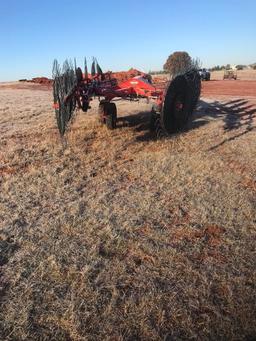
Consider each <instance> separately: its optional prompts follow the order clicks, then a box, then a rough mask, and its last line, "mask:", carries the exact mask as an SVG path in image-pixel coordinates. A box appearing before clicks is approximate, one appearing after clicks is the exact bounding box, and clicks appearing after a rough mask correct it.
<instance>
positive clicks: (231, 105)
mask: <svg viewBox="0 0 256 341" xmlns="http://www.w3.org/2000/svg"><path fill="white" fill-rule="evenodd" d="M150 117H151V113H150V112H149V111H142V112H139V113H137V114H135V115H134V114H133V115H128V116H123V117H119V118H118V123H117V126H118V127H120V128H121V127H132V128H133V129H134V131H136V132H144V134H142V135H139V136H137V137H136V140H137V141H139V142H144V141H150V140H155V139H156V135H155V134H154V132H152V131H150ZM254 118H256V108H255V106H253V105H250V104H249V102H248V101H247V100H245V99H242V98H240V99H235V100H232V101H228V102H226V103H220V102H218V101H214V102H213V103H207V102H205V101H199V102H198V106H197V109H196V110H195V112H194V115H193V121H192V122H191V123H190V124H189V125H188V127H187V128H186V131H189V130H192V129H198V128H200V127H202V126H204V125H206V124H208V123H210V122H211V121H213V120H217V119H221V120H222V121H223V122H224V126H223V130H224V134H225V133H227V132H231V131H236V130H238V129H239V132H238V133H237V134H236V135H234V136H232V137H227V138H225V139H224V140H223V141H222V142H220V143H219V144H217V145H215V146H213V147H211V148H210V149H209V150H214V149H215V148H218V147H219V146H221V145H223V144H224V143H226V142H228V141H232V140H235V139H236V138H239V137H240V136H242V135H245V134H247V133H248V132H250V131H252V130H253V129H255V128H256V125H255V122H254ZM241 129H242V131H241ZM224 136H225V135H224Z"/></svg>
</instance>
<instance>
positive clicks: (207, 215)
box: [0, 81, 256, 341]
mask: <svg viewBox="0 0 256 341" xmlns="http://www.w3.org/2000/svg"><path fill="white" fill-rule="evenodd" d="M231 82H232V81H231ZM213 83H215V84H216V85H215V86H216V87H218V82H217V81H216V82H213ZM211 84H212V83H211V82H204V83H203V86H204V89H203V94H202V96H203V97H202V98H201V101H200V103H199V105H198V108H197V110H196V112H195V118H194V121H193V123H192V125H191V129H190V130H189V131H187V132H186V133H183V134H181V135H179V136H176V137H173V138H170V139H166V140H160V141H157V140H155V138H154V136H153V135H152V134H151V133H150V132H149V127H148V123H149V110H150V106H149V105H148V104H147V103H144V102H141V103H139V104H138V103H130V102H117V103H118V104H117V105H118V110H119V116H120V118H119V121H118V129H116V130H114V131H109V130H107V129H106V127H101V126H99V124H98V123H97V118H96V114H95V113H96V108H97V103H96V101H95V102H94V103H93V110H91V111H90V112H89V113H88V114H84V113H82V112H78V113H77V116H76V118H75V120H74V122H73V125H72V129H71V130H70V131H69V132H68V134H67V137H66V140H65V141H61V140H60V138H59V135H58V132H57V129H56V123H55V118H54V113H53V110H52V107H51V106H52V94H51V91H50V90H49V89H47V88H44V87H41V86H39V85H33V84H26V85H22V84H2V85H0V265H1V268H0V269H1V270H0V304H1V308H0V340H3V341H5V340H10V341H14V340H17V341H20V340H24V341H25V340H26V341H30V340H31V341H32V340H40V341H43V340H58V341H61V340H63V341H64V340H74V341H80V340H120V341H121V340H247V341H252V340H255V339H256V309H255V308H256V291H255V279H256V278H255V273H256V272H255V270H256V263H255V259H256V258H255V236H256V234H255V228H256V173H255V170H256V92H255V95H254V96H253V94H251V93H250V92H249V93H247V92H246V91H243V86H244V83H237V84H238V85H239V84H240V86H241V94H242V95H241V96H239V95H237V94H236V95H232V93H231V94H227V91H226V92H225V96H224V95H222V94H221V93H219V94H218V93H213V92H212V90H211V89H210V90H209V91H208V88H209V87H211V86H212V85H211ZM225 84H227V85H226V86H227V89H229V85H230V84H231V83H230V82H229V81H227V82H226V83H225ZM251 86H254V87H255V89H256V82H251ZM251 86H250V88H251Z"/></svg>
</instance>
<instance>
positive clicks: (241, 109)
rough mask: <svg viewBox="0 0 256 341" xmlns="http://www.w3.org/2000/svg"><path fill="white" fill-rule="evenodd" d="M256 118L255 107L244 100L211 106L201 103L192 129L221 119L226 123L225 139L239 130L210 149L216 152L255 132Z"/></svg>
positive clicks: (224, 127)
mask: <svg viewBox="0 0 256 341" xmlns="http://www.w3.org/2000/svg"><path fill="white" fill-rule="evenodd" d="M254 118H256V108H255V106H254V105H250V104H249V102H248V101H247V100H245V99H243V98H239V99H235V100H232V101H229V102H226V103H220V102H218V101H215V102H213V103H210V104H209V103H206V102H204V101H199V103H198V106H197V110H196V111H195V114H194V120H193V122H192V123H191V125H190V129H195V128H199V127H201V126H204V125H206V124H208V123H210V122H211V121H213V120H217V119H221V120H222V121H223V122H224V126H223V130H224V131H223V133H224V137H225V133H228V132H233V131H238V130H239V132H237V134H235V135H233V136H231V137H230V136H229V137H226V138H225V139H224V140H223V141H222V142H220V143H218V144H216V145H214V146H213V147H211V148H209V150H214V149H216V148H218V147H219V146H221V145H223V144H225V143H226V142H229V141H232V140H235V139H237V138H239V137H240V136H242V135H245V134H247V133H248V132H250V131H252V130H254V129H255V128H256V124H255V122H254ZM241 130H242V131H241Z"/></svg>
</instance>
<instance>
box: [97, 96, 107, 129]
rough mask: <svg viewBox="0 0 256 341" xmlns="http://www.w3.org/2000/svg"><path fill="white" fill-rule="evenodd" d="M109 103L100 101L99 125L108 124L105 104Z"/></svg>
mask: <svg viewBox="0 0 256 341" xmlns="http://www.w3.org/2000/svg"><path fill="white" fill-rule="evenodd" d="M106 103H107V102H106V101H105V100H102V101H100V104H99V107H98V118H99V123H100V124H104V123H106V122H105V121H106V120H105V118H104V114H105V104H106Z"/></svg>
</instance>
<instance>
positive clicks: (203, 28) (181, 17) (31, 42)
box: [0, 0, 256, 81]
mask: <svg viewBox="0 0 256 341" xmlns="http://www.w3.org/2000/svg"><path fill="white" fill-rule="evenodd" d="M175 51H187V52H188V53H189V54H190V56H191V57H193V58H199V59H200V60H201V62H202V64H203V66H204V67H211V66H214V65H226V64H231V65H234V64H250V63H255V62H256V0H183V1H181V0H108V1H103V0H97V1H93V0H90V1H87V0H73V1H71V0H43V1H42V0H33V1H32V0H8V1H6V0H0V81H11V80H17V79H21V78H32V77H37V76H46V77H51V72H52V63H53V60H54V58H57V59H58V61H59V62H63V61H64V60H65V59H66V58H74V57H75V58H76V60H77V64H78V65H80V66H82V65H83V60H84V56H86V57H87V59H88V61H91V58H92V56H95V57H97V59H98V61H99V64H100V65H101V67H102V69H103V70H104V71H107V70H113V71H118V70H127V69H129V68H130V67H134V68H137V69H139V70H142V71H146V72H147V71H149V70H161V69H162V67H163V64H164V63H165V61H166V59H167V57H168V56H169V55H170V54H171V53H173V52H175Z"/></svg>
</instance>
